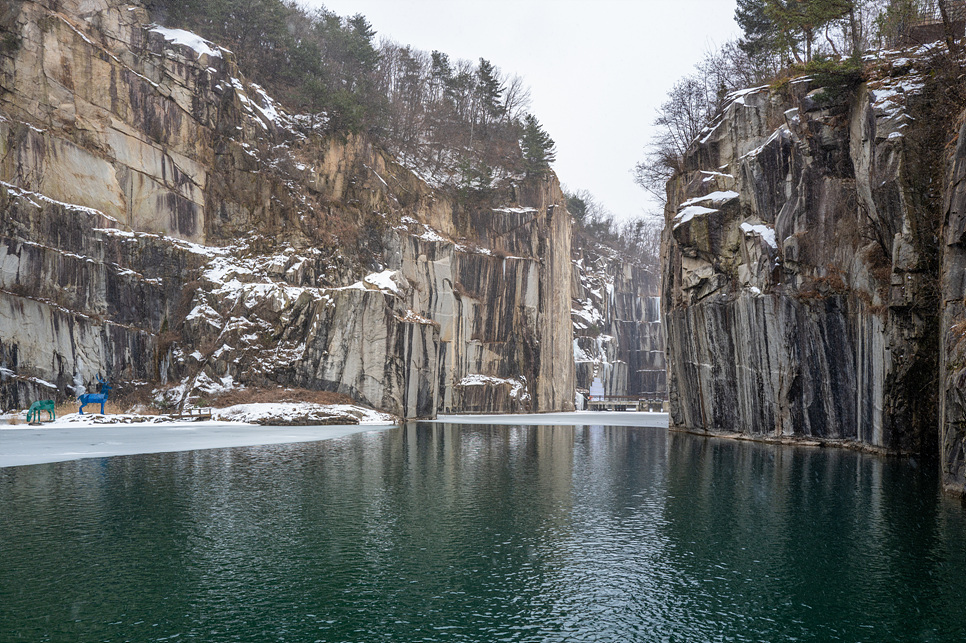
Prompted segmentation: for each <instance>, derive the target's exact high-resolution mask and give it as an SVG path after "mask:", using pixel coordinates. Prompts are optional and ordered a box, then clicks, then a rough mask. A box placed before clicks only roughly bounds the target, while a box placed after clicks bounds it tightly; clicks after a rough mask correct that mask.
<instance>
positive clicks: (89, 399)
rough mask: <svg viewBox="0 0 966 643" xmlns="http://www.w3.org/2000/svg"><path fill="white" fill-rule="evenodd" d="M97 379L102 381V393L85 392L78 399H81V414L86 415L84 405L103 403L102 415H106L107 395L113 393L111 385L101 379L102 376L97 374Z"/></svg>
mask: <svg viewBox="0 0 966 643" xmlns="http://www.w3.org/2000/svg"><path fill="white" fill-rule="evenodd" d="M97 381H98V382H100V383H101V392H100V393H84V394H83V395H81V396H79V397H78V398H77V399H79V400H80V403H81V405H80V414H81V415H84V407H85V406H87V405H88V404H100V405H101V415H104V402H107V396H108V395H110V394H111V388H112V387H111V385H110V384H108V383H107V382H105V381H104V380H102V379H101V376H100V375H98V376H97Z"/></svg>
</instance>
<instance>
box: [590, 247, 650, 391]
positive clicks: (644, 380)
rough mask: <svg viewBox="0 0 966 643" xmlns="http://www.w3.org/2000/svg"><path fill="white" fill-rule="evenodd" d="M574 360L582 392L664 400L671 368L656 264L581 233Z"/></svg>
mask: <svg viewBox="0 0 966 643" xmlns="http://www.w3.org/2000/svg"><path fill="white" fill-rule="evenodd" d="M573 256H574V260H573V279H572V284H573V294H572V298H573V311H572V316H573V323H574V361H575V362H576V381H577V387H578V389H583V390H587V389H589V388H590V386H591V384H592V383H593V381H594V379H595V378H599V379H600V381H601V383H602V384H603V386H604V394H605V395H620V396H632V397H636V396H639V397H641V398H645V399H648V400H652V401H653V400H664V399H665V398H666V396H667V370H666V366H665V363H664V333H663V330H662V328H661V301H660V286H661V279H660V274H659V272H658V267H657V266H656V265H647V264H646V263H645V260H644V258H643V257H629V256H626V255H625V254H623V253H621V252H618V251H617V250H615V249H614V248H611V247H608V246H606V245H602V244H599V243H595V242H592V241H590V240H588V239H585V238H583V237H582V235H580V234H577V235H575V241H574V244H573Z"/></svg>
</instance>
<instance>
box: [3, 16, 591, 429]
mask: <svg viewBox="0 0 966 643" xmlns="http://www.w3.org/2000/svg"><path fill="white" fill-rule="evenodd" d="M0 42H2V43H3V44H2V47H0V211H2V212H3V217H2V219H0V407H7V408H9V407H15V406H25V405H26V404H27V403H28V402H29V401H30V400H32V399H37V398H38V397H52V396H56V397H61V398H63V397H68V396H70V395H72V393H73V392H74V388H75V387H76V386H77V385H78V384H81V385H83V384H90V382H91V381H92V380H93V376H94V375H95V374H96V373H98V372H100V373H102V374H104V375H106V376H108V377H110V378H111V379H112V380H113V381H115V382H116V383H120V384H121V385H122V386H131V385H134V384H137V383H140V384H143V385H145V386H147V387H149V388H159V390H160V389H167V390H166V393H165V395H166V396H167V399H168V400H169V401H170V402H171V403H172V404H181V403H184V402H185V401H186V400H189V399H196V398H198V397H202V398H203V397H205V396H211V395H215V394H217V393H218V392H219V391H220V390H223V389H225V388H231V387H239V386H279V385H281V386H296V387H302V388H308V389H321V390H331V391H337V392H340V393H345V394H348V395H350V396H352V397H353V398H354V399H356V400H358V401H360V402H363V403H365V404H368V405H371V406H373V407H375V408H378V409H382V410H385V411H388V412H391V413H394V414H397V415H399V416H405V417H426V416H432V415H435V413H437V412H438V411H439V412H500V411H514V412H516V411H550V410H567V409H571V408H572V407H573V388H574V384H573V377H574V375H573V373H574V369H573V346H572V328H571V325H570V288H569V279H570V274H571V264H570V261H571V257H570V238H571V229H570V217H569V215H567V213H566V210H565V209H564V208H563V207H562V206H560V207H557V208H556V209H555V208H553V207H551V206H555V205H559V204H562V203H563V195H562V194H561V192H560V189H559V186H558V185H557V183H556V180H555V179H553V178H550V179H547V180H530V181H524V180H522V179H521V180H520V181H518V182H516V183H515V184H508V185H506V186H504V187H503V188H501V189H498V190H496V191H495V196H493V197H492V198H491V199H489V200H486V201H482V202H479V201H478V202H471V201H467V200H458V199H457V198H456V197H455V196H452V195H450V193H448V192H447V191H445V190H439V189H434V188H433V187H431V186H429V185H427V184H426V183H424V182H423V181H421V180H420V179H418V178H417V176H416V175H415V174H414V173H413V172H411V171H409V170H408V169H406V168H404V167H402V166H401V165H399V164H397V163H396V162H395V161H394V160H393V159H392V158H391V157H390V156H389V155H387V154H386V153H384V152H383V151H380V150H379V149H378V148H377V147H375V146H374V145H373V144H372V143H371V142H370V141H368V140H366V139H364V138H361V137H354V138H349V139H348V140H342V139H338V138H331V137H329V138H327V137H323V136H321V135H319V134H318V133H317V129H316V127H315V125H316V119H317V116H316V117H309V116H293V115H289V114H287V113H286V112H285V110H284V109H283V108H282V106H280V105H278V104H277V103H275V102H274V101H273V100H272V99H271V97H269V96H268V95H267V94H266V93H265V92H264V91H263V90H262V89H261V88H260V87H258V86H256V85H253V84H250V83H248V82H247V81H246V80H245V79H244V77H243V76H242V75H241V73H240V72H239V71H238V69H237V67H236V65H235V63H234V58H233V56H232V54H231V52H229V51H227V50H225V49H221V48H218V47H217V46H215V45H213V44H212V43H206V42H204V41H202V40H201V39H199V38H197V37H196V36H193V35H192V34H188V33H187V32H178V31H177V30H166V29H162V28H158V27H154V26H151V25H149V24H148V23H147V15H146V13H145V12H144V10H143V9H142V8H141V7H140V6H138V5H136V4H127V3H123V2H119V1H117V0H94V1H85V2H80V1H79V0H62V1H60V2H54V1H53V0H36V1H33V0H24V1H21V0H14V1H13V2H9V3H7V4H6V5H5V7H4V9H2V10H0ZM560 284H566V285H564V286H563V287H561V286H560Z"/></svg>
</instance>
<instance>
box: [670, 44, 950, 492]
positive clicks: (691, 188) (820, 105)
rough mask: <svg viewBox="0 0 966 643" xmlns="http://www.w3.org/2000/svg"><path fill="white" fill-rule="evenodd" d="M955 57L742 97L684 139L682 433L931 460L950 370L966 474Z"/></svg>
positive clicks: (675, 399)
mask: <svg viewBox="0 0 966 643" xmlns="http://www.w3.org/2000/svg"><path fill="white" fill-rule="evenodd" d="M944 60H946V59H945V57H944V56H943V55H939V54H936V53H931V52H927V51H919V52H917V53H916V54H915V55H910V56H906V55H901V54H899V53H891V54H889V53H887V54H883V55H882V56H881V57H879V58H878V59H870V60H868V61H867V64H868V66H869V69H870V70H871V71H869V72H868V76H869V77H870V78H871V80H868V81H867V82H864V83H856V84H854V85H853V84H851V83H849V79H848V78H844V79H839V81H838V84H836V83H834V82H832V83H829V82H824V84H825V87H824V88H823V87H821V86H820V85H821V84H823V83H820V82H819V81H817V80H815V79H811V80H809V79H795V80H792V81H790V82H788V83H786V84H785V85H783V86H781V87H763V88H757V89H752V90H747V91H744V92H739V93H737V94H734V95H732V96H731V102H730V104H729V105H728V107H727V108H726V109H725V111H724V113H723V114H722V116H721V117H720V118H719V119H718V121H717V122H716V123H715V124H714V125H713V126H712V127H711V128H709V129H708V130H707V131H706V132H705V133H704V134H703V136H702V138H701V139H700V140H698V141H696V142H695V144H694V145H693V146H692V148H691V150H690V152H689V154H688V156H687V159H686V170H685V171H684V172H682V173H680V174H679V175H677V176H676V177H674V178H673V179H672V180H671V182H670V183H669V184H668V195H669V204H668V209H667V213H666V229H665V234H664V240H663V244H662V263H663V266H664V281H663V284H664V285H663V307H664V315H665V323H666V328H667V342H668V360H669V369H668V373H669V382H668V386H669V394H670V408H671V424H672V426H674V427H678V428H682V429H689V430H698V431H710V432H736V433H741V434H747V435H751V436H755V437H759V438H762V439H776V438H796V437H808V438H818V439H822V440H839V441H846V442H851V443H857V444H860V445H863V446H865V447H869V448H874V449H878V450H883V451H890V452H917V453H922V454H926V455H933V454H936V453H937V451H938V445H937V434H938V431H937V426H939V407H940V405H939V388H940V386H939V383H940V381H941V380H942V381H944V382H945V383H946V392H945V410H944V413H945V414H946V416H947V417H946V421H945V423H944V424H943V426H944V427H946V429H945V431H944V437H943V444H942V455H943V457H944V458H946V460H947V462H949V461H950V458H952V459H955V457H958V458H959V459H958V464H956V465H955V466H954V467H953V468H956V467H958V469H957V471H958V473H956V474H955V475H958V476H959V478H958V480H959V483H958V484H960V485H961V484H962V479H963V478H962V475H963V474H962V471H963V469H962V462H963V459H962V431H961V430H960V429H959V428H956V427H959V424H956V422H961V418H959V419H955V418H953V416H954V415H956V414H957V413H958V414H960V415H961V409H962V408H963V406H962V401H961V398H960V396H959V389H958V386H959V384H958V382H956V381H955V378H953V377H952V376H951V375H950V374H949V373H950V369H951V368H952V366H951V364H947V365H946V366H945V367H944V368H943V369H940V364H939V357H940V352H941V351H940V350H939V349H940V341H939V340H940V337H941V336H942V335H941V333H942V332H943V331H944V329H946V330H948V329H949V328H950V327H952V326H954V325H955V322H956V321H957V320H960V319H962V316H963V314H962V310H961V309H962V301H961V300H962V297H963V296H964V295H966V293H964V292H963V291H962V288H959V287H958V286H956V285H955V284H960V285H961V283H962V279H961V277H959V276H955V275H958V274H959V272H960V271H961V267H962V265H963V264H962V262H960V261H957V260H956V258H955V257H956V253H959V252H960V251H961V248H960V240H959V238H958V236H956V234H955V233H954V232H953V231H952V227H953V225H954V221H956V217H957V216H959V213H960V212H961V211H962V204H961V203H960V201H962V193H963V190H962V172H963V169H962V163H961V156H957V157H956V160H955V162H954V163H953V166H952V168H953V169H952V170H950V172H951V176H952V178H951V180H950V181H949V182H948V186H947V187H949V186H951V187H950V189H948V190H946V192H947V194H946V206H945V207H946V212H947V215H948V216H949V219H950V232H949V233H948V234H947V237H948V238H947V246H946V247H947V252H946V261H945V265H944V266H943V265H941V264H942V256H943V255H942V251H941V247H940V243H939V239H940V230H941V228H942V225H943V220H944V217H943V202H942V201H943V188H941V187H940V186H942V185H943V184H944V183H946V182H945V181H944V180H943V179H944V177H946V172H947V170H946V156H947V152H948V150H947V149H946V148H944V145H945V143H946V140H947V139H948V136H947V134H948V133H949V131H950V127H951V126H953V125H954V124H955V122H956V118H957V117H959V116H960V113H959V110H961V105H960V106H959V107H957V109H956V113H955V114H953V115H951V114H949V113H947V112H948V110H947V112H943V111H942V110H941V109H940V108H941V107H942V105H943V104H944V103H943V101H942V100H940V99H938V98H937V92H940V91H942V90H944V89H945V88H946V87H947V86H948V85H944V83H946V82H947V81H944V80H942V79H943V73H942V70H941V68H942V66H943V65H944V64H945V63H944V62H943V61H944ZM958 82H960V83H961V79H960V80H959V81H958ZM957 154H958V155H961V154H962V143H960V148H959V151H958V152H957ZM954 273H955V275H954ZM943 290H945V291H946V292H945V296H943V294H942V291H943ZM943 299H945V300H946V302H947V304H948V305H947V306H946V309H945V311H943V305H942V304H943ZM953 309H955V310H953ZM940 317H942V322H941V321H940ZM961 336H962V335H959V336H958V337H961ZM946 337H947V343H955V341H953V340H951V339H949V337H950V334H949V332H946ZM957 341H958V340H957ZM940 373H942V377H940ZM957 449H958V450H959V455H958V456H955V457H954V455H953V452H955V451H956V450H957ZM950 466H952V464H951V465H950ZM950 471H951V470H950Z"/></svg>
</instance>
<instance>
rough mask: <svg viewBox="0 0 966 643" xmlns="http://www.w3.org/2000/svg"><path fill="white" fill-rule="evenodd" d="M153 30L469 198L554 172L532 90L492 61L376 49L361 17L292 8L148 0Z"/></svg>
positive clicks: (288, 0)
mask: <svg viewBox="0 0 966 643" xmlns="http://www.w3.org/2000/svg"><path fill="white" fill-rule="evenodd" d="M147 7H148V9H149V11H151V13H152V16H153V19H154V20H155V21H156V22H157V23H159V24H163V25H165V26H168V27H177V28H182V29H187V30H190V31H193V32H195V33H197V34H199V35H201V36H203V37H204V38H207V39H208V40H211V41H213V42H215V43H218V44H220V45H222V46H224V47H226V48H228V49H230V50H232V51H233V52H234V54H235V56H236V59H237V61H238V65H239V68H240V69H241V70H242V71H243V73H245V75H246V76H248V77H249V78H251V79H252V80H254V81H255V82H257V83H259V84H260V85H262V86H263V87H265V88H266V89H267V90H268V91H269V93H271V94H272V95H273V97H275V98H276V99H277V100H279V101H280V102H281V103H282V104H283V105H285V106H286V107H287V108H288V109H289V110H292V111H294V112H299V113H307V114H312V115H320V116H323V118H319V119H317V120H318V121H319V122H324V123H326V127H327V128H328V130H329V131H330V132H332V133H335V134H343V135H344V134H349V133H359V132H365V133H368V134H371V135H373V136H374V137H375V138H376V139H377V140H379V141H381V142H382V143H383V144H385V145H386V146H387V147H388V148H389V149H390V150H391V151H393V152H394V153H396V154H397V155H399V156H400V157H401V158H402V159H403V160H404V161H406V162H408V163H409V164H410V165H411V166H413V167H414V168H415V169H418V170H419V171H421V172H422V173H424V174H426V175H429V177H432V178H435V179H436V180H437V181H438V182H440V183H444V184H445V183H449V184H452V185H455V186H457V187H459V188H461V189H463V190H465V191H467V192H469V193H477V192H479V191H480V190H485V189H489V188H490V187H491V185H492V184H493V183H494V181H497V180H499V179H501V178H504V177H520V176H528V177H533V176H539V175H542V174H545V173H546V172H548V171H549V169H550V164H551V163H553V160H554V144H553V141H552V139H551V138H550V137H549V136H548V135H547V134H546V132H545V131H544V130H543V128H542V126H541V125H540V123H539V122H538V121H537V119H536V118H535V117H533V116H532V115H530V114H527V113H526V109H527V107H528V106H529V91H528V90H527V88H526V87H525V86H524V84H523V82H522V81H521V80H520V79H519V78H517V77H512V78H511V77H508V76H506V75H504V74H502V73H501V72H500V70H499V69H497V68H496V67H495V66H494V65H493V64H492V63H491V62H489V61H488V60H486V59H484V58H480V59H479V61H478V62H477V63H470V62H468V61H464V60H456V61H454V60H451V59H450V58H449V57H448V56H447V55H446V54H444V53H441V52H439V51H434V52H432V53H431V54H426V53H424V52H421V51H417V50H414V49H412V48H410V47H403V46H400V45H398V44H396V43H393V42H388V41H384V42H382V43H377V42H376V40H375V37H376V32H375V30H374V29H373V27H372V25H371V24H370V23H369V22H368V21H367V20H366V18H365V17H364V16H362V15H361V14H357V15H355V16H351V17H340V16H338V15H336V14H334V13H332V12H330V11H328V10H327V9H325V8H324V7H323V8H320V9H318V10H314V11H309V10H307V9H305V8H303V7H302V6H301V5H299V4H297V3H296V2H294V1H293V0H147Z"/></svg>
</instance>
